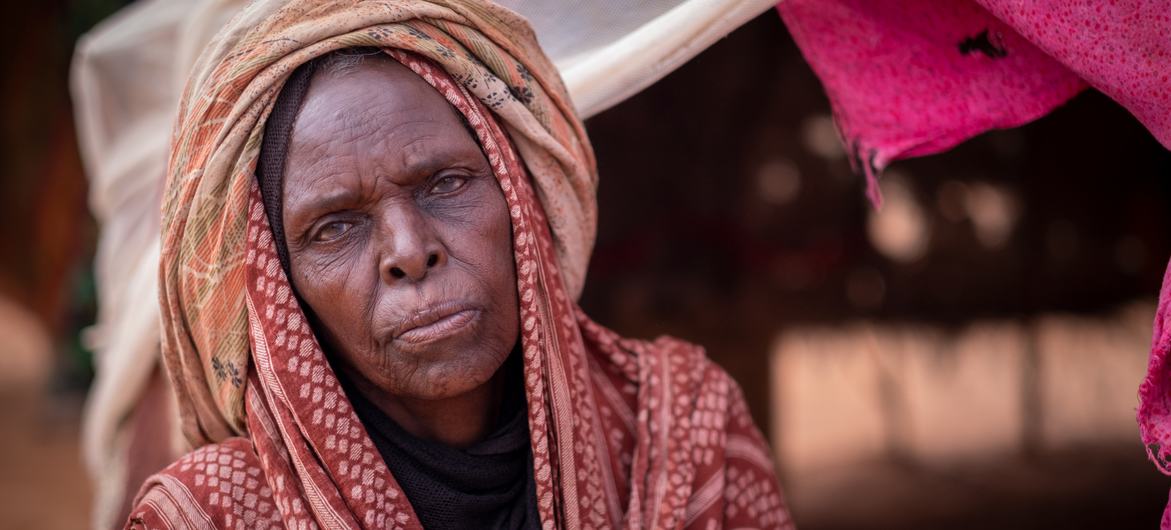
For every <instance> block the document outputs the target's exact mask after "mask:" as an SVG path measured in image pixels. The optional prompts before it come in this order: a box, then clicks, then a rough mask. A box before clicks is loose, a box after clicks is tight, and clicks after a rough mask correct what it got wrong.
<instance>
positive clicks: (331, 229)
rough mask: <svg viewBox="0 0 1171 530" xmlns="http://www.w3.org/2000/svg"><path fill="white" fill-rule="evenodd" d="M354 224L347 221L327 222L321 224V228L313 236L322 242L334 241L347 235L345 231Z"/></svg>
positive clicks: (315, 239)
mask: <svg viewBox="0 0 1171 530" xmlns="http://www.w3.org/2000/svg"><path fill="white" fill-rule="evenodd" d="M353 226H354V224H353V223H347V222H345V221H331V222H328V223H325V224H324V225H322V226H321V229H320V230H318V231H317V234H315V235H314V236H313V240H314V241H322V242H325V241H333V240H335V239H337V238H339V237H342V236H343V235H345V233H346V232H348V231H349V230H350V228H352V227H353Z"/></svg>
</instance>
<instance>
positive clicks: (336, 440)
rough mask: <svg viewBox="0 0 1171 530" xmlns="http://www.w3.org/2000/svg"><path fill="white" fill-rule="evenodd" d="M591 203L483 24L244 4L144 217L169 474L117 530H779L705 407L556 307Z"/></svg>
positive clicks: (759, 475) (762, 492)
mask: <svg viewBox="0 0 1171 530" xmlns="http://www.w3.org/2000/svg"><path fill="white" fill-rule="evenodd" d="M595 185H596V175H595V167H594V161H593V155H592V152H591V149H590V145H589V141H588V139H587V138H586V136H585V132H584V130H583V128H582V125H581V123H580V121H579V120H578V119H577V117H576V116H575V114H574V112H573V110H572V107H571V105H570V102H569V101H568V96H567V95H566V93H565V90H564V88H563V86H562V84H561V82H560V79H559V78H558V76H557V73H556V70H555V69H554V68H553V67H552V65H551V64H550V63H549V61H548V60H547V59H546V58H545V57H544V56H543V55H542V53H541V51H540V49H539V47H538V45H537V43H536V39H535V37H534V36H533V33H532V31H531V30H530V29H529V28H528V26H527V24H526V23H525V22H524V20H523V19H521V18H519V17H518V16H516V15H514V14H513V13H511V12H509V11H507V10H505V9H503V8H500V7H497V6H494V5H491V4H484V3H480V2H475V1H468V0H447V1H433V2H423V1H419V0H414V1H412V0H400V1H381V2H357V3H355V2H341V1H326V0H317V1H298V2H289V3H287V5H285V2H279V1H263V0H262V1H259V2H256V3H254V4H252V5H251V6H250V7H248V8H247V9H246V10H245V12H244V13H242V14H241V15H240V16H239V17H237V18H236V19H235V20H234V21H233V22H232V23H230V24H229V26H228V27H227V28H226V29H225V30H224V31H223V32H222V33H221V34H220V36H219V37H218V38H217V40H215V41H214V42H213V44H212V45H211V47H210V48H209V49H208V51H207V52H206V53H205V54H204V56H203V58H202V59H201V63H200V64H199V65H198V66H197V68H196V70H195V72H194V73H193V77H192V78H191V80H190V82H189V83H188V86H187V89H186V92H185V95H184V98H183V102H182V105H181V108H180V117H179V122H178V125H177V127H176V130H175V137H174V139H173V145H172V155H171V159H170V170H169V179H168V183H167V190H166V195H165V199H164V206H163V209H164V218H163V252H162V267H161V277H162V279H161V281H162V294H161V297H162V307H163V331H164V332H163V336H164V341H163V352H164V358H165V360H166V364H167V369H168V371H169V373H170V376H171V379H172V382H173V383H174V386H175V388H176V391H177V394H178V400H179V404H180V409H181V413H182V417H183V421H184V427H185V433H186V434H187V437H188V439H189V440H190V442H191V443H192V444H193V445H195V446H197V447H198V449H196V450H195V451H193V452H191V453H189V454H187V455H186V456H184V457H182V458H181V459H180V460H179V461H177V462H175V463H174V464H172V465H171V466H170V467H168V468H167V469H166V470H164V471H163V472H161V473H159V474H158V475H155V476H154V477H152V478H151V479H150V480H148V481H147V483H146V484H145V485H144V486H143V489H142V490H141V492H140V493H139V496H138V499H137V501H136V507H135V508H134V509H133V510H132V511H131V516H130V519H129V527H131V528H139V527H142V528H158V527H168V528H173V527H194V528H268V527H289V528H303V527H324V528H420V527H422V528H473V527H476V528H478V527H497V528H499V527H502V528H616V527H632V528H702V529H712V528H723V527H728V528H738V527H756V528H786V527H790V526H791V522H790V520H789V518H788V514H787V510H786V508H785V505H784V503H783V501H782V498H781V495H780V491H779V488H778V485H777V481H776V477H775V474H774V470H773V464H772V462H771V459H770V457H769V451H768V450H767V447H766V445H765V442H764V440H763V438H762V437H761V435H760V433H759V431H758V429H757V428H756V426H755V425H753V423H752V420H751V418H750V416H749V414H748V411H747V408H746V406H745V403H744V400H743V397H742V396H741V393H740V391H739V389H738V388H737V386H736V385H735V383H734V382H733V381H731V380H730V379H729V377H728V376H727V375H726V374H725V373H724V372H723V371H722V370H721V369H720V368H719V367H717V366H715V365H714V364H712V363H711V362H710V361H709V360H707V358H706V357H705V356H704V353H703V350H702V349H701V348H699V347H696V346H693V345H690V344H687V343H684V342H681V341H678V340H675V339H670V338H661V339H659V340H657V341H655V342H643V341H637V340H631V339H625V338H621V337H619V336H617V335H615V334H614V333H613V332H611V331H609V330H606V329H604V328H602V327H601V326H599V325H597V324H595V323H594V322H592V321H591V320H590V319H589V318H588V317H587V316H586V315H585V314H583V313H582V311H581V310H580V308H578V307H577V305H576V303H575V302H574V300H575V299H576V298H577V295H578V294H579V292H580V290H581V288H582V282H583V279H584V275H585V268H586V263H587V259H588V255H589V252H590V248H591V245H592V238H593V230H594V224H595V221H594V211H595V210H594V188H595Z"/></svg>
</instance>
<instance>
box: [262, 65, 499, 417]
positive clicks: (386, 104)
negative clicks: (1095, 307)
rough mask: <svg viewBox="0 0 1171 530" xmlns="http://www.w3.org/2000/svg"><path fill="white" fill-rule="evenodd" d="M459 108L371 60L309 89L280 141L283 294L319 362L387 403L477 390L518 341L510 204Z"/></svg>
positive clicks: (407, 74) (402, 70) (399, 70)
mask: <svg viewBox="0 0 1171 530" xmlns="http://www.w3.org/2000/svg"><path fill="white" fill-rule="evenodd" d="M456 112H457V111H456V110H455V109H454V108H452V107H451V106H450V105H449V104H448V103H447V101H446V100H444V99H443V97H442V96H441V95H440V94H439V93H438V92H436V91H435V90H434V89H433V88H431V86H430V85H428V84H427V83H426V82H425V81H423V80H422V79H421V78H419V77H418V76H417V75H415V74H414V73H413V72H411V71H410V70H408V69H407V68H406V67H404V66H402V65H400V64H398V63H396V62H394V61H392V60H389V59H385V58H368V59H367V60H365V61H363V62H361V63H360V64H359V65H358V66H356V67H353V68H351V69H348V70H347V71H345V72H340V73H323V74H319V75H318V76H317V77H316V78H315V79H314V80H313V82H312V84H311V85H310V88H309V91H308V93H307V94H306V96H305V101H304V104H303V107H302V108H301V111H300V114H299V116H298V118H297V121H296V123H295V125H294V127H293V131H292V136H291V140H290V143H289V154H288V159H287V162H286V170H285V185H284V197H283V198H284V213H283V220H284V223H285V233H286V238H287V243H288V249H289V261H290V267H291V272H292V280H293V285H294V287H295V288H296V290H297V292H298V293H299V294H300V296H301V298H302V299H303V300H304V301H305V303H307V304H308V305H309V307H310V308H311V309H312V311H313V313H314V314H315V316H316V322H317V332H318V335H319V337H320V338H321V339H322V341H323V343H324V345H325V347H326V351H327V352H329V355H330V356H332V357H335V358H338V359H340V360H341V362H342V366H343V369H345V370H347V371H349V372H351V373H353V374H354V375H357V376H359V377H361V378H363V379H365V380H366V381H367V382H369V383H371V384H373V385H374V386H375V387H377V388H379V389H380V390H382V391H385V392H387V393H389V394H390V395H392V396H399V397H407V398H416V399H441V398H449V397H454V396H458V395H460V394H463V393H465V392H468V391H470V390H472V389H475V388H477V387H478V386H480V385H482V384H484V383H486V382H487V381H489V380H490V379H491V378H492V376H493V375H494V374H495V373H496V371H497V369H498V368H499V367H500V365H501V364H502V363H503V362H504V360H505V359H506V358H507V356H508V354H509V353H510V351H511V350H512V348H513V346H514V345H515V343H516V340H517V330H518V323H517V321H518V318H519V315H518V312H517V300H516V272H515V265H514V261H513V256H512V242H511V227H510V224H509V216H508V208H507V206H506V204H505V202H504V195H503V194H502V192H501V190H500V186H499V184H498V183H497V182H496V179H495V177H494V176H493V173H492V169H491V167H490V166H489V164H488V161H487V159H486V158H485V157H484V154H483V152H482V151H481V150H480V147H479V145H478V144H477V142H476V141H475V140H474V139H473V138H472V136H471V135H470V134H469V133H468V131H467V129H466V128H465V127H464V125H463V123H462V122H461V120H460V118H459V117H458V115H457V114H456Z"/></svg>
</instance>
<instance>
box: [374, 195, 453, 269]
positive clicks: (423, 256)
mask: <svg viewBox="0 0 1171 530" xmlns="http://www.w3.org/2000/svg"><path fill="white" fill-rule="evenodd" d="M379 232H380V233H381V234H382V235H383V237H381V238H380V239H381V241H379V242H378V243H377V244H379V246H380V247H381V248H380V256H379V273H380V275H381V276H382V281H383V282H385V283H386V284H387V285H393V284H395V283H397V282H403V281H410V282H418V281H421V280H422V279H423V278H426V277H427V274H428V273H429V272H430V271H432V270H434V269H435V268H437V267H440V266H442V265H444V264H445V263H447V250H446V249H445V248H443V245H442V243H441V242H440V241H439V238H438V237H436V234H435V231H434V230H433V229H432V227H431V226H430V224H429V223H428V222H427V220H426V219H425V218H424V216H423V215H421V214H419V213H417V212H397V213H395V214H392V215H388V216H386V223H385V226H383V227H382V230H379Z"/></svg>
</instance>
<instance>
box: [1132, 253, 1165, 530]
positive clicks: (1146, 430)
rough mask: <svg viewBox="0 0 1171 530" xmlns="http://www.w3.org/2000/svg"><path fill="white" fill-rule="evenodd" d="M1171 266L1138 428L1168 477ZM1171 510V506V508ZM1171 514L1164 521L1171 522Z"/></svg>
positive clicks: (1161, 298) (1142, 391) (1142, 389)
mask: <svg viewBox="0 0 1171 530" xmlns="http://www.w3.org/2000/svg"><path fill="white" fill-rule="evenodd" d="M1169 353H1171V262H1169V263H1168V264H1167V272H1166V273H1165V274H1164V276H1163V288H1162V290H1161V291H1160V293H1159V306H1158V309H1157V310H1156V311H1155V323H1154V327H1153V330H1152V333H1151V356H1150V360H1149V362H1148V365H1147V377H1146V379H1145V380H1143V383H1142V385H1141V386H1139V390H1138V397H1139V405H1138V424H1139V431H1140V432H1141V433H1142V440H1143V445H1144V446H1146V448H1147V455H1149V456H1150V458H1151V461H1152V462H1154V463H1155V466H1157V467H1158V468H1159V471H1162V472H1163V473H1164V474H1167V475H1171V366H1169V365H1168V354H1169ZM1169 508H1171V506H1169ZM1169 517H1171V511H1169V512H1168V513H1167V514H1165V515H1164V517H1163V523H1164V527H1165V528H1168V523H1169V522H1171V519H1169Z"/></svg>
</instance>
